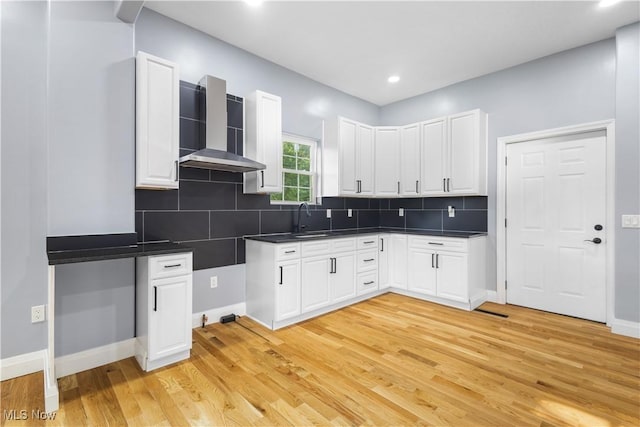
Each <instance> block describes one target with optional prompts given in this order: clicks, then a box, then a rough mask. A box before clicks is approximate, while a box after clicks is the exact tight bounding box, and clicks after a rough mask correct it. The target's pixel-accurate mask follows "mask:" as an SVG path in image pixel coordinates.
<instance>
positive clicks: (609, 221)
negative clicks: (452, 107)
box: [496, 119, 615, 326]
mask: <svg viewBox="0 0 640 427" xmlns="http://www.w3.org/2000/svg"><path fill="white" fill-rule="evenodd" d="M599 130H603V131H605V133H606V135H605V137H606V142H605V144H606V147H607V148H606V150H607V159H606V176H607V177H606V180H607V183H606V192H607V195H606V201H607V210H606V220H605V224H604V226H605V230H607V251H606V261H605V270H606V272H605V275H606V276H605V277H606V284H605V286H606V292H607V303H606V310H607V326H611V323H612V322H613V320H614V305H613V303H614V291H615V268H614V267H615V263H614V256H615V240H614V239H615V121H614V120H613V119H611V120H604V121H599V122H592V123H585V124H581V125H574V126H566V127H561V128H555V129H548V130H543V131H538V132H530V133H523V134H518V135H511V136H504V137H500V138H498V146H497V152H498V157H497V165H498V171H497V195H496V196H497V201H496V203H497V206H496V257H497V268H498V275H497V279H498V280H497V282H498V283H497V289H496V290H497V302H498V303H500V304H505V303H506V302H507V289H506V287H505V280H506V277H507V263H506V251H507V240H506V237H507V234H506V231H505V226H504V224H505V212H506V203H507V198H506V184H507V173H506V172H507V171H506V165H505V157H506V153H507V144H515V143H518V142H526V141H532V140H537V139H546V138H555V137H560V136H567V135H575V134H580V133H585V132H593V131H599Z"/></svg>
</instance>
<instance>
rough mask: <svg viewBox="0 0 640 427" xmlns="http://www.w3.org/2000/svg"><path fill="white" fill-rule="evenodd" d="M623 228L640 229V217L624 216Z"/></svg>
mask: <svg viewBox="0 0 640 427" xmlns="http://www.w3.org/2000/svg"><path fill="white" fill-rule="evenodd" d="M622 228H640V215H622Z"/></svg>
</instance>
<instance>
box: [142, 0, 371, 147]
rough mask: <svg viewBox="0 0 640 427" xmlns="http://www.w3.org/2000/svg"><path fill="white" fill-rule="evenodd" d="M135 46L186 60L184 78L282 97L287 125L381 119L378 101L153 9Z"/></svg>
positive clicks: (308, 127)
mask: <svg viewBox="0 0 640 427" xmlns="http://www.w3.org/2000/svg"><path fill="white" fill-rule="evenodd" d="M135 41H136V43H135V47H136V51H137V50H142V51H144V52H147V53H151V54H153V55H158V56H161V57H163V58H167V59H170V60H172V61H175V62H177V63H178V64H179V65H180V79H181V80H185V81H188V82H191V83H198V81H199V80H200V78H202V76H204V75H205V74H211V75H213V76H215V77H220V78H222V79H225V80H226V81H227V93H230V94H233V95H237V96H242V97H244V96H246V95H248V94H249V93H251V92H253V91H255V90H256V89H260V90H263V91H265V92H270V93H275V94H277V95H279V96H280V97H282V121H283V123H282V129H283V131H285V132H291V133H295V134H299V135H305V136H309V137H314V138H319V137H320V136H321V120H322V118H331V117H335V115H338V114H340V115H344V116H347V117H351V118H353V119H356V120H361V121H364V122H366V123H376V122H377V121H378V119H379V117H378V114H379V108H378V106H376V105H374V104H371V103H369V102H366V101H363V100H361V99H358V98H355V97H353V96H351V95H347V94H345V93H344V92H340V91H338V90H336V89H333V88H331V87H329V86H325V85H323V84H321V83H318V82H316V81H314V80H311V79H309V78H307V77H305V76H303V75H301V74H298V73H295V72H293V71H291V70H288V69H286V68H284V67H281V66H279V65H276V64H274V63H273V62H269V61H267V60H265V59H262V58H259V57H257V56H255V55H253V54H251V53H249V52H247V51H244V50H242V49H239V48H237V47H235V46H232V45H230V44H228V43H225V42H223V41H221V40H219V39H216V38H213V37H211V36H209V35H206V34H204V33H202V32H200V31H197V30H195V29H193V28H191V27H188V26H186V25H184V24H181V23H179V22H176V21H174V20H172V19H169V18H167V17H165V16H163V15H160V14H158V13H156V12H154V11H152V10H149V9H146V8H145V9H142V12H141V13H140V16H139V17H138V21H137V22H136V34H135Z"/></svg>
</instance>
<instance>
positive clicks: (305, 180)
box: [298, 175, 311, 188]
mask: <svg viewBox="0 0 640 427" xmlns="http://www.w3.org/2000/svg"><path fill="white" fill-rule="evenodd" d="M298 176H299V177H300V178H299V179H300V184H299V185H300V187H303V188H309V187H311V177H310V176H309V175H298Z"/></svg>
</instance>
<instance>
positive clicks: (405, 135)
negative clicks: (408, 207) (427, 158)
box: [400, 123, 421, 197]
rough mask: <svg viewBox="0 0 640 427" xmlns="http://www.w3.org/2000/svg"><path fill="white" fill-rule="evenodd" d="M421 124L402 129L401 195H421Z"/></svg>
mask: <svg viewBox="0 0 640 427" xmlns="http://www.w3.org/2000/svg"><path fill="white" fill-rule="evenodd" d="M420 164H421V159H420V124H419V123H414V124H411V125H408V126H404V127H402V128H401V129H400V195H401V196H409V197H418V196H419V195H420V180H421V177H420V170H421V166H420Z"/></svg>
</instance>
